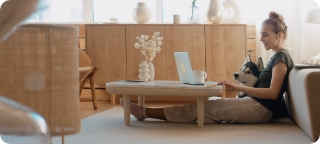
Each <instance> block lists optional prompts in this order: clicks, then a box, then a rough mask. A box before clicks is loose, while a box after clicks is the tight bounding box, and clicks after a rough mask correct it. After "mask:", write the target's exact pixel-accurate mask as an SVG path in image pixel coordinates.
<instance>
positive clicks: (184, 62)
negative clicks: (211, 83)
mask: <svg viewBox="0 0 320 144" xmlns="http://www.w3.org/2000/svg"><path fill="white" fill-rule="evenodd" d="M174 58H175V61H176V67H177V69H178V74H179V79H180V82H181V83H187V84H195V81H194V78H193V72H192V67H191V62H190V58H189V53H188V52H174Z"/></svg>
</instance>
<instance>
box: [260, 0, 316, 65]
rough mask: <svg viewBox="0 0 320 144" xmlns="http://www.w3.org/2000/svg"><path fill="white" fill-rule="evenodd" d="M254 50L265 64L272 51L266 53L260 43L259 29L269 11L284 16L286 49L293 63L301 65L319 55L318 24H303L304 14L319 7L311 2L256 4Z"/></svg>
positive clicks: (276, 0)
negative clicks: (286, 34)
mask: <svg viewBox="0 0 320 144" xmlns="http://www.w3.org/2000/svg"><path fill="white" fill-rule="evenodd" d="M256 5H257V7H258V11H257V12H256V14H257V15H256V32H257V33H256V36H257V38H256V44H257V46H256V50H257V56H258V57H261V58H262V59H263V61H264V63H265V64H266V63H267V62H268V61H269V58H270V57H271V55H272V51H271V50H270V51H266V50H265V49H264V47H263V45H262V43H261V42H260V36H261V35H260V28H261V23H262V21H263V20H265V19H266V18H268V15H269V12H270V11H275V12H277V13H280V14H282V15H283V16H284V21H285V23H286V25H287V26H288V37H287V40H286V48H287V49H288V50H289V51H290V54H291V56H292V59H293V61H294V63H296V64H298V63H302V61H304V60H308V59H310V58H311V57H313V56H316V55H317V54H319V53H320V24H309V23H304V17H305V15H306V13H307V12H308V11H309V10H311V9H314V8H319V5H318V4H317V3H316V2H315V1H313V0H268V1H259V2H256Z"/></svg>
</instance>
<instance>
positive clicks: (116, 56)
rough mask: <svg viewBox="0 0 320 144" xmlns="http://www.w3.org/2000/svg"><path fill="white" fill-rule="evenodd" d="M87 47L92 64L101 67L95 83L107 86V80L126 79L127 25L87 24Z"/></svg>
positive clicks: (99, 85)
mask: <svg viewBox="0 0 320 144" xmlns="http://www.w3.org/2000/svg"><path fill="white" fill-rule="evenodd" d="M86 38H87V47H86V52H87V54H88V55H89V57H90V59H91V62H92V65H96V66H98V67H99V70H98V71H97V72H96V74H95V83H96V84H97V85H98V87H101V88H105V84H106V82H111V81H115V80H117V79H126V47H125V26H95V25H88V26H87V37H86Z"/></svg>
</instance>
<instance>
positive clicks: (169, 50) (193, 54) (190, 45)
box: [165, 25, 205, 80]
mask: <svg viewBox="0 0 320 144" xmlns="http://www.w3.org/2000/svg"><path fill="white" fill-rule="evenodd" d="M165 33H166V34H165V35H166V36H165V38H166V65H167V80H179V75H178V70H177V67H176V63H175V60H174V54H173V53H174V52H189V57H190V61H191V65H192V69H194V70H205V34H204V26H193V25H188V26H165Z"/></svg>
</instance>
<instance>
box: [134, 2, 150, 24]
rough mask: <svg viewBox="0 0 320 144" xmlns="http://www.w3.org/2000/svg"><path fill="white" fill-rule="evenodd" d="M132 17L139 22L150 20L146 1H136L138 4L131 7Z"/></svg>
mask: <svg viewBox="0 0 320 144" xmlns="http://www.w3.org/2000/svg"><path fill="white" fill-rule="evenodd" d="M132 17H133V19H134V20H135V21H136V22H137V23H139V24H144V23H147V22H148V21H150V19H151V17H152V13H151V10H150V8H148V7H147V3H145V2H138V6H137V7H136V8H135V9H133V12H132Z"/></svg>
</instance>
